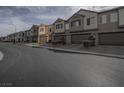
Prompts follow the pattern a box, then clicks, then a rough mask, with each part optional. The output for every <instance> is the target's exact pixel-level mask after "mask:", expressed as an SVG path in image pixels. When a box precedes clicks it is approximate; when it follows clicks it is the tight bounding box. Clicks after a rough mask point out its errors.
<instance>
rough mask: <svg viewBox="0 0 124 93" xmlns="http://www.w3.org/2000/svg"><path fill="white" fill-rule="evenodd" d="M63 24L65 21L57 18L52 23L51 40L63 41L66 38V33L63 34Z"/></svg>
mask: <svg viewBox="0 0 124 93" xmlns="http://www.w3.org/2000/svg"><path fill="white" fill-rule="evenodd" d="M65 24H66V21H65V20H63V19H61V18H58V19H57V20H56V21H55V22H54V23H53V30H54V32H53V39H52V42H63V43H65V42H66V40H65V38H66V35H65V31H66V30H65Z"/></svg>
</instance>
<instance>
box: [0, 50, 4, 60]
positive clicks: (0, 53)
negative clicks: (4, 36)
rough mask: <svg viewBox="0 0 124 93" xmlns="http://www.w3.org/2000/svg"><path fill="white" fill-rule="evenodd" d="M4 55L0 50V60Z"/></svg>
mask: <svg viewBox="0 0 124 93" xmlns="http://www.w3.org/2000/svg"><path fill="white" fill-rule="evenodd" d="M3 57H4V55H3V53H2V52H1V51H0V61H1V60H2V59H3Z"/></svg>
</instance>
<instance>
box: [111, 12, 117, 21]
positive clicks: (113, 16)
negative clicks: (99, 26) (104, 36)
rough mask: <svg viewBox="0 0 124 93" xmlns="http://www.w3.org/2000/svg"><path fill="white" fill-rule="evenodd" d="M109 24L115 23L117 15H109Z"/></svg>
mask: <svg viewBox="0 0 124 93" xmlns="http://www.w3.org/2000/svg"><path fill="white" fill-rule="evenodd" d="M110 22H112V23H113V22H117V13H113V14H110Z"/></svg>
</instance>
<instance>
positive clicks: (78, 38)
mask: <svg viewBox="0 0 124 93" xmlns="http://www.w3.org/2000/svg"><path fill="white" fill-rule="evenodd" d="M89 36H90V34H73V35H71V42H72V44H81V43H82V41H83V40H87V39H88V37H89Z"/></svg>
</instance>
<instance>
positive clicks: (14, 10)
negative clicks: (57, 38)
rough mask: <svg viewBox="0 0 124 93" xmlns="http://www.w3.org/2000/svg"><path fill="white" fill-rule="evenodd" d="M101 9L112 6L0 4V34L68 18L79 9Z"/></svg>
mask: <svg viewBox="0 0 124 93" xmlns="http://www.w3.org/2000/svg"><path fill="white" fill-rule="evenodd" d="M81 8H82V9H89V10H94V11H101V10H107V9H111V8H114V6H0V36H6V35H8V34H11V33H14V32H19V31H24V30H26V29H30V28H31V26H32V25H33V24H37V25H39V24H52V23H53V22H54V21H55V20H56V19H57V18H63V19H65V20H66V19H68V18H69V17H70V16H71V15H72V14H74V13H75V12H77V11H78V10H79V9H81Z"/></svg>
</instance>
